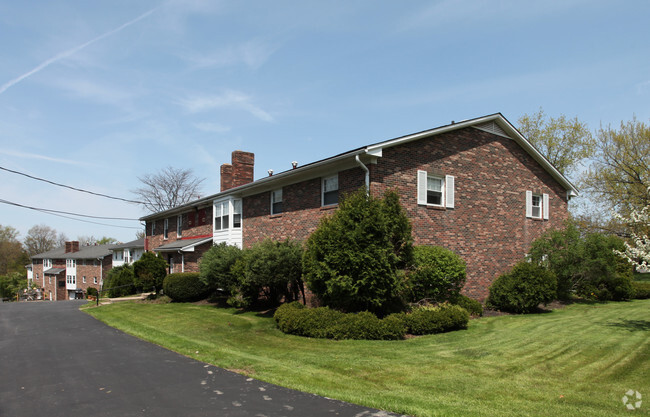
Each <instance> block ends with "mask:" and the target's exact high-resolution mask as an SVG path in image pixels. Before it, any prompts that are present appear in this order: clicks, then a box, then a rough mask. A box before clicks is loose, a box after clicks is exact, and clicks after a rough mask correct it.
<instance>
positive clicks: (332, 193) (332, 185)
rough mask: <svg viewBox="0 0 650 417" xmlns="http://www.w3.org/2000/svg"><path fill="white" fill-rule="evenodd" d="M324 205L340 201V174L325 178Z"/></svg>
mask: <svg viewBox="0 0 650 417" xmlns="http://www.w3.org/2000/svg"><path fill="white" fill-rule="evenodd" d="M322 189H323V197H322V205H323V206H330V205H333V204H338V202H339V176H338V174H337V175H334V176H332V177H327V178H323V187H322Z"/></svg>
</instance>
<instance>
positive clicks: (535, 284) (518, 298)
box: [487, 262, 557, 313]
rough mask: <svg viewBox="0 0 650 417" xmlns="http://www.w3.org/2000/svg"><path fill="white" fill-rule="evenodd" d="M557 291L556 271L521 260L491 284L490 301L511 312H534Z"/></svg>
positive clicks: (489, 304) (489, 302) (491, 303)
mask: <svg viewBox="0 0 650 417" xmlns="http://www.w3.org/2000/svg"><path fill="white" fill-rule="evenodd" d="M556 295H557V279H556V278H555V274H553V273H552V272H550V271H548V270H546V269H544V268H543V267H541V266H538V265H536V264H533V263H529V262H519V263H518V264H517V265H515V266H514V268H512V271H511V272H510V273H509V274H504V275H501V276H500V277H499V278H497V279H496V280H495V281H494V282H493V283H492V285H491V286H490V295H489V296H488V299H487V305H488V306H490V307H492V308H496V309H498V310H502V311H509V312H512V313H531V312H533V311H535V310H536V309H537V307H538V306H539V305H540V304H544V305H546V304H548V303H550V302H551V301H553V300H554V299H555V297H556Z"/></svg>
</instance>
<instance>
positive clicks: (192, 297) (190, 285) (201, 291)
mask: <svg viewBox="0 0 650 417" xmlns="http://www.w3.org/2000/svg"><path fill="white" fill-rule="evenodd" d="M163 291H164V293H165V295H167V296H168V297H169V298H171V299H172V300H174V301H178V302H189V301H197V300H201V299H202V298H204V297H205V296H206V295H207V294H208V287H207V286H206V285H205V284H204V283H203V282H201V280H200V279H199V273H198V272H179V273H174V274H169V275H167V276H166V277H165V280H164V282H163Z"/></svg>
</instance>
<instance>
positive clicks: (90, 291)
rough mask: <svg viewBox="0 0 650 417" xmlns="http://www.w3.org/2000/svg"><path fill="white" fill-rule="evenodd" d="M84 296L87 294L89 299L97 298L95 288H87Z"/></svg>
mask: <svg viewBox="0 0 650 417" xmlns="http://www.w3.org/2000/svg"><path fill="white" fill-rule="evenodd" d="M86 294H87V295H88V296H89V297H91V296H92V297H97V288H95V287H88V289H87V290H86Z"/></svg>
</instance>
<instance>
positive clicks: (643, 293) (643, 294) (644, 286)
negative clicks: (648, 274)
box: [632, 281, 650, 300]
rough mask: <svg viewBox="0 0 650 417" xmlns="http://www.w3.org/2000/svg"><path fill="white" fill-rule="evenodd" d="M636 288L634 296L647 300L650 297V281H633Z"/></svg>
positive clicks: (633, 286)
mask: <svg viewBox="0 0 650 417" xmlns="http://www.w3.org/2000/svg"><path fill="white" fill-rule="evenodd" d="M632 288H633V289H634V298H635V299H637V300H646V299H648V298H650V282H636V281H634V282H632Z"/></svg>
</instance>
